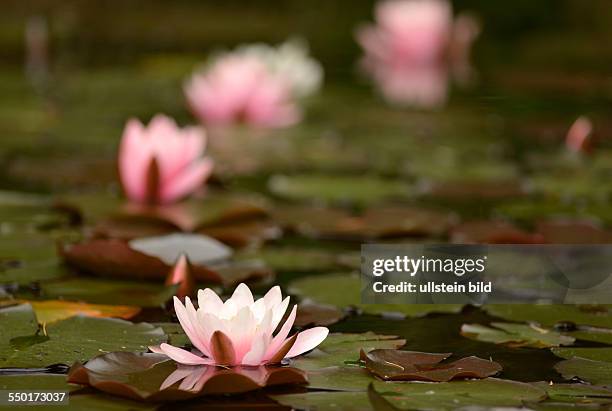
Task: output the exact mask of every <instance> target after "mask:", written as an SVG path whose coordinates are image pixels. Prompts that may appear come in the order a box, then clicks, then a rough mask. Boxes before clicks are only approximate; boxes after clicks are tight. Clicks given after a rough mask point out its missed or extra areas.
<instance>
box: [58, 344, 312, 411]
mask: <svg viewBox="0 0 612 411" xmlns="http://www.w3.org/2000/svg"><path fill="white" fill-rule="evenodd" d="M68 382H71V383H74V384H82V385H89V386H91V387H94V388H96V389H98V390H101V391H104V392H108V393H110V394H114V395H118V396H121V397H126V398H131V399H135V400H146V401H173V400H184V399H189V398H194V397H197V396H200V395H207V394H208V395H210V394H235V393H242V392H247V391H252V390H256V389H260V388H263V387H268V386H274V385H287V384H290V385H293V384H306V383H307V380H306V376H305V374H304V372H302V371H300V370H297V369H295V368H292V367H266V366H260V367H233V368H224V367H216V366H184V365H177V364H176V363H175V362H174V361H171V360H168V359H167V357H166V356H165V355H159V354H136V353H129V352H113V353H109V354H105V355H102V356H99V357H96V358H94V359H92V360H90V361H88V362H87V364H86V365H82V364H80V363H79V362H77V363H75V364H74V365H73V366H72V367H71V368H70V371H69V372H68Z"/></svg>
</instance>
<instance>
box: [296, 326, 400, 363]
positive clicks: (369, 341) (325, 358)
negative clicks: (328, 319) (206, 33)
mask: <svg viewBox="0 0 612 411" xmlns="http://www.w3.org/2000/svg"><path fill="white" fill-rule="evenodd" d="M405 343H406V341H405V340H402V339H399V338H396V337H395V336H392V335H377V334H375V333H372V332H367V333H362V334H348V333H347V334H340V333H338V334H330V335H329V336H328V337H327V339H325V341H323V342H322V343H321V345H319V346H318V347H317V348H315V349H314V350H313V351H312V352H311V353H310V354H308V355H307V356H303V357H298V358H296V359H295V360H293V361H291V365H292V366H294V367H296V368H300V369H303V370H307V371H311V370H313V371H316V370H320V369H322V368H326V367H334V366H342V365H344V364H345V362H347V361H348V362H355V361H357V360H358V359H359V353H360V352H361V350H366V351H371V350H373V349H377V348H399V347H401V346H403V345H404V344H405Z"/></svg>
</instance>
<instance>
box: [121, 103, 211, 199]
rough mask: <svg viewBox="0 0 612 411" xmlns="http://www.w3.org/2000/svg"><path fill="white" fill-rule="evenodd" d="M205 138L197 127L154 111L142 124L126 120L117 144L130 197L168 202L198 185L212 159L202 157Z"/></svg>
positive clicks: (123, 181)
mask: <svg viewBox="0 0 612 411" xmlns="http://www.w3.org/2000/svg"><path fill="white" fill-rule="evenodd" d="M205 144H206V139H205V134H204V130H202V129H201V128H199V127H185V128H180V127H178V126H177V124H176V123H175V122H174V120H173V119H171V118H169V117H167V116H164V115H161V114H158V115H156V116H155V117H153V119H152V120H151V122H150V123H149V125H148V126H144V125H143V124H142V123H141V122H140V121H138V120H136V119H132V120H129V121H128V123H127V124H126V126H125V129H124V131H123V137H122V140H121V146H120V148H119V174H120V178H121V184H122V186H123V189H124V191H125V194H126V196H127V197H128V199H129V200H130V201H133V202H137V203H161V204H167V203H172V202H174V201H176V200H179V199H181V198H182V197H185V196H187V195H189V194H191V193H193V192H194V191H195V190H197V189H198V188H199V187H201V186H202V184H203V183H204V181H206V179H207V178H208V177H209V176H210V174H211V172H212V168H213V162H212V160H211V159H210V158H208V157H203V156H202V155H203V153H204V149H205Z"/></svg>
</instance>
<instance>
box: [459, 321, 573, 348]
mask: <svg viewBox="0 0 612 411" xmlns="http://www.w3.org/2000/svg"><path fill="white" fill-rule="evenodd" d="M491 326H492V327H487V326H485V325H481V324H463V326H462V327H461V334H462V335H463V336H465V337H468V338H472V339H475V340H478V341H485V342H492V343H495V344H509V345H512V346H516V347H536V348H544V347H558V346H560V345H571V344H573V343H574V341H575V339H574V338H573V337H568V336H566V335H563V334H561V333H559V332H556V331H553V330H548V329H543V328H539V327H535V326H532V325H525V324H513V323H491Z"/></svg>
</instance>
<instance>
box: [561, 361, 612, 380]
mask: <svg viewBox="0 0 612 411" xmlns="http://www.w3.org/2000/svg"><path fill="white" fill-rule="evenodd" d="M555 370H557V372H558V373H559V374H561V375H562V376H563V378H565V379H568V380H570V379H572V378H579V379H580V380H584V381H587V382H590V383H591V384H596V385H604V386H612V363H610V362H604V361H594V360H589V359H585V358H580V357H573V358H572V359H570V360H565V361H561V362H560V363H558V364H557V365H555Z"/></svg>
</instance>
